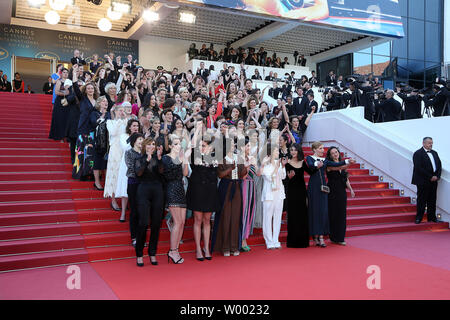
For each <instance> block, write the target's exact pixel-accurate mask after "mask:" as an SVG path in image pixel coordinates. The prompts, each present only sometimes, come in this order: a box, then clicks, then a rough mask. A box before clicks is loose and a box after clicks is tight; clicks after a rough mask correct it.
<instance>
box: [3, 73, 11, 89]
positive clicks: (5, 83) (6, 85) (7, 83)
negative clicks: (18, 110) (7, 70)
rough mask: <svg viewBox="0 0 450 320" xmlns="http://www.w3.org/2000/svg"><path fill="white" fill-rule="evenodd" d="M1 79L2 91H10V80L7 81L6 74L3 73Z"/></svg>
mask: <svg viewBox="0 0 450 320" xmlns="http://www.w3.org/2000/svg"><path fill="white" fill-rule="evenodd" d="M2 80H3V83H2V88H3V90H2V91H5V92H11V91H12V86H11V82H9V81H8V76H7V75H6V74H3V77H2Z"/></svg>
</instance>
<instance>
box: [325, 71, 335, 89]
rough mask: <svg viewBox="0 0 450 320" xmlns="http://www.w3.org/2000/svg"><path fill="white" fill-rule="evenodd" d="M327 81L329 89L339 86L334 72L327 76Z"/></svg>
mask: <svg viewBox="0 0 450 320" xmlns="http://www.w3.org/2000/svg"><path fill="white" fill-rule="evenodd" d="M325 81H326V82H327V86H328V87H334V86H335V85H336V84H337V82H336V75H335V74H334V71H333V70H330V73H329V74H328V75H327V78H326V79H325Z"/></svg>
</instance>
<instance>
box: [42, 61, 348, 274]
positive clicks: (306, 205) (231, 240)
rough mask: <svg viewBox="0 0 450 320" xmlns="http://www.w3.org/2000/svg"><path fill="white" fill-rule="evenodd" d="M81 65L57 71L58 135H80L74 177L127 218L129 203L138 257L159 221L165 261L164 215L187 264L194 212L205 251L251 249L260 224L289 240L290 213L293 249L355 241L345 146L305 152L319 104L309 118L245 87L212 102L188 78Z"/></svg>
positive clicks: (276, 240) (71, 138)
mask: <svg viewBox="0 0 450 320" xmlns="http://www.w3.org/2000/svg"><path fill="white" fill-rule="evenodd" d="M111 65H112V64H110V66H111ZM80 71H81V70H79V67H78V66H77V65H75V66H73V68H72V69H71V70H70V71H69V70H67V69H64V68H60V69H59V70H58V76H57V77H58V79H57V80H56V84H55V90H54V92H55V100H54V105H53V118H52V125H51V130H50V134H49V137H50V138H51V139H54V140H63V139H67V141H68V142H70V148H71V155H72V163H73V173H72V175H73V178H75V179H80V180H93V181H94V188H95V189H96V190H101V191H103V196H104V197H105V198H110V199H111V208H112V209H113V210H115V211H120V218H119V219H118V220H119V221H120V222H126V221H127V215H126V212H127V210H128V208H129V210H130V215H129V219H128V221H129V224H130V240H131V241H130V244H131V245H132V246H133V247H135V251H136V257H137V260H136V263H137V265H138V266H143V265H144V261H143V254H144V247H145V240H146V234H147V229H148V227H149V226H150V240H149V244H148V255H149V257H150V262H151V264H152V265H157V264H158V261H157V259H156V256H157V253H158V249H157V248H158V237H159V233H160V228H161V225H162V221H163V218H164V216H166V218H167V220H166V221H167V225H168V227H169V231H170V240H169V242H170V243H169V246H170V249H169V251H168V252H167V259H168V262H172V263H175V264H182V263H184V258H183V257H182V255H181V253H180V244H182V242H183V241H182V239H183V231H184V225H185V222H186V219H187V218H188V217H191V216H192V217H193V220H194V223H193V236H194V242H195V258H196V260H198V261H205V260H211V259H212V257H213V253H216V254H221V255H224V256H238V255H240V254H241V253H243V252H249V251H251V246H250V245H251V244H252V243H250V244H249V243H248V242H247V241H248V240H249V238H250V236H251V235H253V234H254V233H255V229H261V228H262V236H263V238H264V242H265V247H266V248H267V249H269V250H273V249H281V248H282V245H281V239H280V232H281V226H282V221H283V219H282V217H283V212H287V243H286V246H287V247H288V248H306V247H308V246H310V238H311V237H312V239H313V241H314V242H313V243H314V244H315V245H317V246H320V247H326V244H325V238H324V237H325V236H329V237H330V240H331V241H332V242H334V243H338V244H341V245H345V229H346V223H345V220H346V203H347V193H346V189H347V188H348V189H349V190H350V192H351V195H352V196H354V192H353V190H352V188H351V185H350V183H349V181H348V172H347V170H346V169H347V168H348V166H349V165H350V164H351V163H353V162H354V161H353V160H345V161H342V159H341V153H340V152H339V150H338V149H337V148H336V147H331V148H329V149H328V153H327V155H326V157H325V154H324V153H325V150H324V146H323V144H322V143H320V142H317V143H314V144H313V145H312V150H313V152H314V154H313V155H312V156H308V157H306V158H305V157H304V154H303V151H302V146H301V143H302V139H303V134H304V133H305V130H306V129H307V127H308V125H309V122H310V120H311V118H312V116H313V114H314V113H315V108H314V107H313V108H312V110H310V113H309V114H308V115H307V116H303V115H301V116H296V115H295V114H291V115H288V110H287V107H286V104H285V103H284V102H283V101H281V102H279V103H278V106H277V107H273V106H270V107H269V106H268V104H267V103H266V102H264V101H261V100H260V99H262V98H263V97H259V96H257V95H252V94H251V93H248V92H247V91H246V90H242V89H241V90H238V91H237V92H234V93H228V92H226V91H225V90H224V89H219V90H218V91H217V92H216V95H214V93H213V92H212V91H209V90H205V91H206V92H208V91H209V94H210V95H212V96H211V98H210V100H209V101H206V100H205V97H204V96H202V95H200V93H199V92H200V91H202V87H201V85H200V87H197V88H195V87H194V86H192V87H190V86H189V85H187V86H184V87H182V86H181V83H180V82H181V81H180V79H179V78H178V80H177V78H175V80H173V79H172V80H166V82H164V81H163V80H161V78H162V76H161V75H159V77H160V78H159V79H160V80H158V81H155V80H149V79H152V76H154V74H152V73H151V72H149V73H147V72H146V73H145V74H146V76H145V77H142V72H143V70H139V71H138V74H137V77H138V78H139V79H140V81H139V82H136V81H135V84H136V87H135V88H134V87H133V86H131V87H130V86H129V83H130V82H129V81H131V83H132V81H133V80H130V74H129V73H127V72H126V68H125V67H124V68H122V69H121V70H120V71H119V69H118V68H117V67H116V70H115V71H113V70H111V68H110V67H103V66H100V67H99V68H97V71H96V75H95V76H94V77H93V78H92V79H91V78H90V77H86V78H84V79H83V80H81V79H80V76H81V75H82V74H83V72H80ZM147 75H148V77H149V78H146V77H147ZM164 77H166V76H165V75H164ZM131 78H132V77H131ZM124 79H127V80H124ZM181 80H183V81H186V79H184V78H182V79H181ZM85 81H86V82H85ZM173 81H175V82H173ZM192 81H193V82H197V83H200V84H201V83H202V82H201V80H199V78H197V79H196V80H192ZM221 81H223V79H221ZM124 82H126V83H127V85H125V87H124ZM174 83H176V85H177V86H178V90H177V92H178V93H176V94H173V91H174V89H173V88H172V86H173V85H174ZM163 84H165V85H163ZM168 84H170V85H169V86H170V89H167V85H168ZM211 86H212V85H211ZM144 87H145V90H144ZM227 87H230V88H231V87H233V86H227ZM221 88H223V86H222V87H221ZM234 89H236V86H234ZM172 97H174V98H172ZM239 99H241V100H239ZM141 101H143V103H142V104H141ZM190 101H192V102H190ZM239 101H240V102H239ZM258 104H259V105H258ZM247 109H248V110H247ZM289 111H291V110H289ZM305 173H306V174H307V175H309V182H308V187H306V184H305ZM102 178H103V179H104V186H102V181H103V179H102ZM326 178H328V182H327V179H326ZM169 222H170V224H169Z"/></svg>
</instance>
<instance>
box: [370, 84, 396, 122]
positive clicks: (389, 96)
mask: <svg viewBox="0 0 450 320" xmlns="http://www.w3.org/2000/svg"><path fill="white" fill-rule="evenodd" d="M375 99H376V100H375V107H376V108H377V110H378V111H380V112H381V113H382V115H383V119H384V121H383V122H390V121H397V120H401V114H402V105H401V104H400V102H398V101H397V100H395V99H394V91H392V90H388V91H386V100H385V101H383V102H382V103H380V101H379V100H377V96H376V95H375Z"/></svg>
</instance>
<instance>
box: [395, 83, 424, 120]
mask: <svg viewBox="0 0 450 320" xmlns="http://www.w3.org/2000/svg"><path fill="white" fill-rule="evenodd" d="M397 95H398V96H399V97H400V98H401V99H402V100H403V104H404V106H405V120H409V119H419V118H422V113H421V111H422V97H421V96H420V95H419V90H413V88H411V87H406V88H400V89H399V92H398V93H397Z"/></svg>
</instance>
